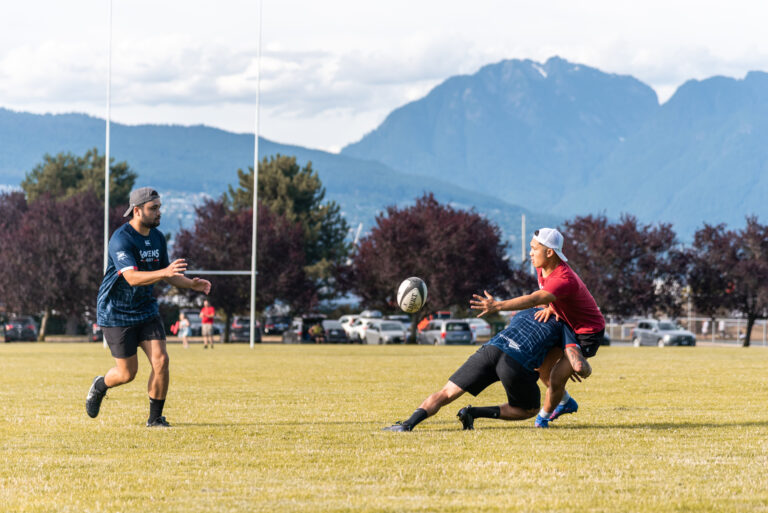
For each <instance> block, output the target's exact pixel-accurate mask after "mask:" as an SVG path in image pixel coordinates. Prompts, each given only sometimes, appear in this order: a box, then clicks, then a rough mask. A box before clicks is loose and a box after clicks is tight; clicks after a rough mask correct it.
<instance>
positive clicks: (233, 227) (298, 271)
mask: <svg viewBox="0 0 768 513" xmlns="http://www.w3.org/2000/svg"><path fill="white" fill-rule="evenodd" d="M195 212H196V214H197V219H196V220H195V226H194V228H193V229H191V230H187V229H182V230H181V231H180V232H179V234H178V236H177V237H176V240H175V243H174V249H173V254H174V258H186V259H187V262H188V263H189V269H208V270H228V269H229V270H245V269H250V268H251V230H252V226H253V222H252V210H251V209H240V210H235V211H233V210H232V209H230V208H228V206H227V205H226V202H225V201H223V200H207V201H206V202H205V203H203V204H202V205H201V206H199V207H197V208H195ZM257 222H258V234H257V239H256V240H257V245H256V248H257V249H256V261H257V271H258V275H257V282H256V283H257V286H256V308H257V310H260V311H261V310H263V309H264V308H265V307H267V306H269V305H271V304H272V303H274V302H275V301H276V300H277V299H280V300H282V301H284V302H286V303H288V304H289V305H291V306H292V307H294V308H308V307H310V306H311V305H312V304H313V301H314V300H315V299H316V294H315V290H314V288H313V286H312V283H311V282H310V281H309V280H308V278H307V276H306V274H305V273H304V247H303V243H302V240H303V238H302V237H303V235H302V234H303V232H302V228H301V226H300V225H299V224H298V223H294V222H291V221H289V220H288V219H286V218H285V217H284V216H282V215H279V214H275V213H273V212H272V211H271V210H269V209H268V208H267V207H265V206H263V205H261V204H259V211H258V221H257ZM206 278H208V277H206ZM210 280H211V283H212V287H211V294H210V302H211V304H212V305H213V306H214V307H215V308H217V309H220V310H222V311H223V312H224V313H225V315H226V331H225V334H224V340H229V326H230V324H231V319H232V316H233V315H235V314H237V313H242V312H246V311H247V310H248V305H249V298H250V294H251V280H250V277H248V276H214V277H211V278H210ZM252 322H253V321H252Z"/></svg>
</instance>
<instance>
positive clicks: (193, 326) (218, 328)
mask: <svg viewBox="0 0 768 513" xmlns="http://www.w3.org/2000/svg"><path fill="white" fill-rule="evenodd" d="M181 311H182V313H184V316H185V317H186V318H187V319H188V320H189V336H191V337H199V336H201V335H202V334H203V323H202V321H201V320H200V310H198V309H195V308H185V309H184V310H181ZM223 332H224V324H222V323H220V322H218V321H213V334H214V335H221V334H222V333H223Z"/></svg>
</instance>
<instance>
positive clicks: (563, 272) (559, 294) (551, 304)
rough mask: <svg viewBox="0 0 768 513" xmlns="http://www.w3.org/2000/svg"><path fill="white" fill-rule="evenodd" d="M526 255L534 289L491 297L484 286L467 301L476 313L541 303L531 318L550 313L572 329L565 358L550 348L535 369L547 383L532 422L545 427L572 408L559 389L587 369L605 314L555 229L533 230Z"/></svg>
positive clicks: (572, 402)
mask: <svg viewBox="0 0 768 513" xmlns="http://www.w3.org/2000/svg"><path fill="white" fill-rule="evenodd" d="M530 256H531V262H532V263H533V266H534V267H535V268H536V274H537V276H538V281H539V290H538V291H536V292H534V293H532V294H528V295H525V296H520V297H516V298H513V299H507V300H505V301H496V300H495V299H493V296H491V295H490V294H489V293H488V291H485V297H481V296H479V295H477V294H475V295H474V296H473V300H471V301H470V306H471V308H472V309H473V310H482V311H481V312H480V314H479V315H478V317H482V316H484V315H489V314H492V313H496V312H498V311H501V310H523V309H526V308H531V307H534V306H544V307H545V308H543V309H541V310H539V311H538V312H537V313H536V319H537V320H539V321H542V322H546V321H547V319H549V317H550V316H551V315H552V314H554V315H555V317H556V318H557V319H562V320H564V321H565V322H566V324H568V326H570V327H571V329H573V331H574V332H575V334H576V340H577V341H578V344H575V343H574V344H567V345H566V347H565V352H566V356H568V358H562V353H560V352H559V350H557V349H553V350H552V351H550V353H549V354H548V355H547V358H546V359H545V361H544V363H543V364H542V365H541V367H540V368H539V377H540V379H541V380H542V382H544V384H545V385H547V395H546V398H545V401H544V405H543V407H542V409H541V411H540V412H539V414H538V415H537V416H536V422H535V425H536V427H542V428H546V427H549V421H551V420H555V419H556V418H557V417H559V416H560V415H563V414H566V413H574V412H576V411H577V410H578V407H579V405H578V404H577V403H576V401H575V400H574V399H573V398H572V397H570V396H569V395H568V393H567V392H566V391H565V385H566V383H567V381H568V378H569V377H571V376H574V377H575V379H577V380H579V381H580V380H581V378H587V377H589V375H590V374H592V367H591V366H590V365H589V362H587V361H586V359H585V358H591V357H593V356H595V354H596V353H597V350H598V348H599V347H600V343H601V342H602V340H603V337H604V335H605V319H604V318H603V314H601V313H600V309H599V308H598V307H597V303H596V302H595V299H594V298H593V297H592V294H590V293H589V290H588V289H587V287H586V285H584V282H583V281H581V278H579V276H578V275H577V274H576V273H575V272H574V271H573V269H571V267H570V266H569V265H568V264H567V262H568V259H567V258H566V257H565V255H564V254H563V236H562V234H561V233H560V232H559V231H557V230H555V229H553V228H542V229H540V230H536V232H534V236H533V238H532V239H531V252H530Z"/></svg>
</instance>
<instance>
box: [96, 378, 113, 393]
mask: <svg viewBox="0 0 768 513" xmlns="http://www.w3.org/2000/svg"><path fill="white" fill-rule="evenodd" d="M93 388H95V389H96V391H97V392H98V393H100V394H104V393H106V392H107V389H108V388H109V387H108V386H107V384H106V383H104V376H99V379H97V380H96V383H94V385H93Z"/></svg>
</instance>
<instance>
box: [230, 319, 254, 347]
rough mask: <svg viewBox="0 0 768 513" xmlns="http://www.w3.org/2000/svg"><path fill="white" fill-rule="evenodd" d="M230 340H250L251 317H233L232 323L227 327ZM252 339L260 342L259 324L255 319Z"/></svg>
mask: <svg viewBox="0 0 768 513" xmlns="http://www.w3.org/2000/svg"><path fill="white" fill-rule="evenodd" d="M229 341H230V342H250V341H251V319H250V318H249V317H233V318H232V325H231V326H230V327H229ZM253 341H254V342H255V343H257V344H258V343H259V342H261V326H260V325H259V322H258V321H256V326H254V329H253Z"/></svg>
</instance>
